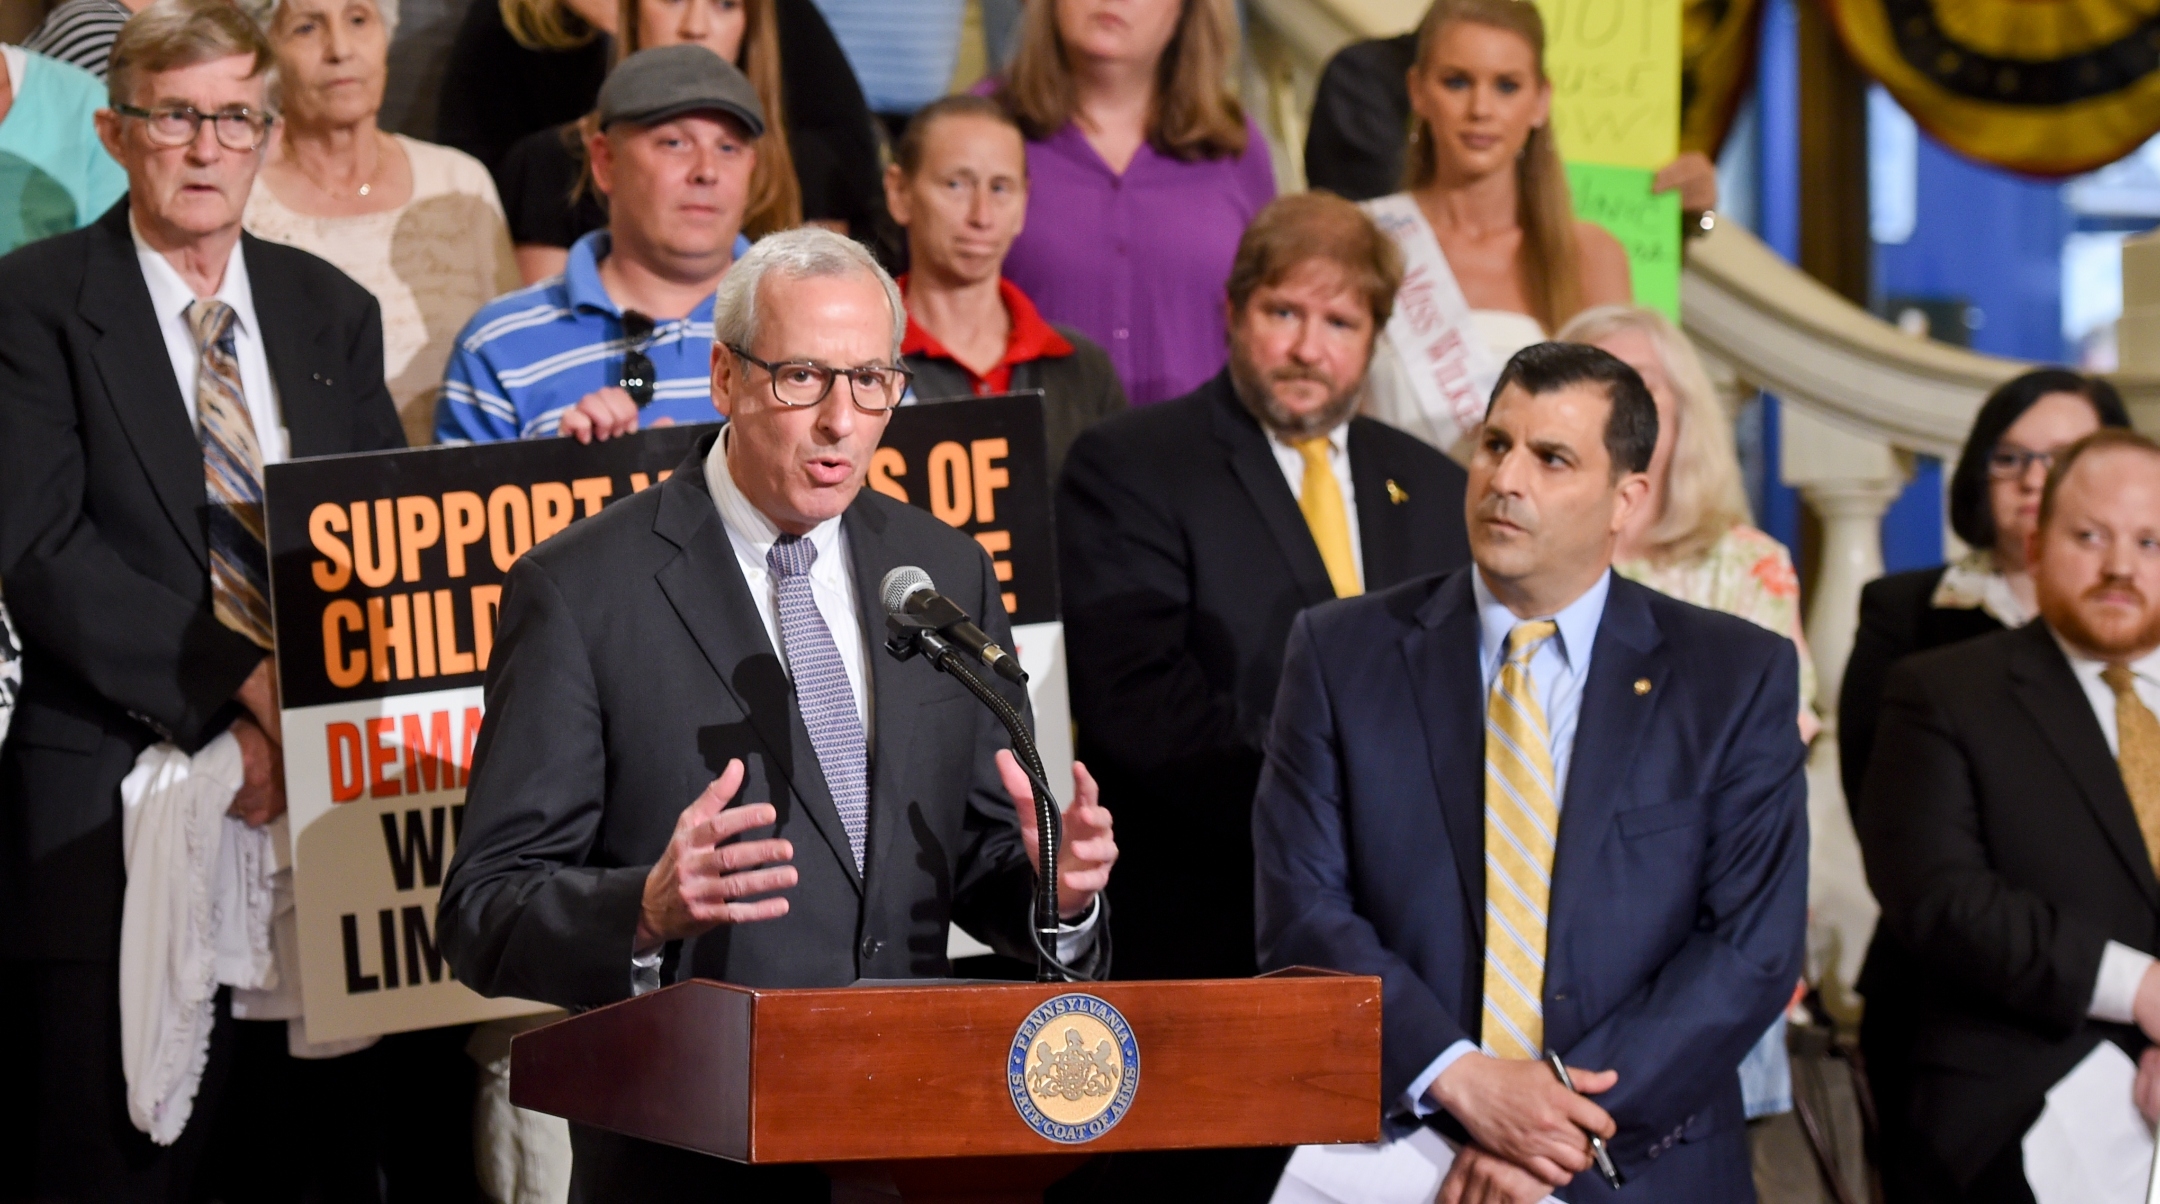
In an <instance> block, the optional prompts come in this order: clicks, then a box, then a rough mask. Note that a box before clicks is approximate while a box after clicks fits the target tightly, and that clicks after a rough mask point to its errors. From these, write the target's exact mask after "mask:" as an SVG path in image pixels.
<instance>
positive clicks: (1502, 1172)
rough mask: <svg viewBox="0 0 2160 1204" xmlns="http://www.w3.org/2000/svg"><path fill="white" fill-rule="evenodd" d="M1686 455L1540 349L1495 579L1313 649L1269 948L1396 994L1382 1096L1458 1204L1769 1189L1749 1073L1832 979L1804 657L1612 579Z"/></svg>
mask: <svg viewBox="0 0 2160 1204" xmlns="http://www.w3.org/2000/svg"><path fill="white" fill-rule="evenodd" d="M1656 442H1657V413H1656V409H1655V407H1654V406H1653V404H1652V402H1651V400H1650V395H1649V393H1648V391H1647V390H1646V389H1645V388H1644V386H1643V383H1642V380H1641V378H1640V377H1638V376H1637V375H1636V374H1635V372H1634V370H1633V369H1631V368H1629V367H1627V366H1626V365H1625V364H1622V363H1621V362H1620V361H1619V360H1617V359H1614V358H1613V357H1612V356H1610V355H1607V354H1606V353H1604V352H1602V351H1598V350H1596V349H1594V348H1590V347H1585V346H1580V345H1574V344H1559V343H1544V344H1539V345H1537V346H1534V347H1530V348H1527V349H1525V350H1523V351H1522V352H1520V353H1518V354H1517V355H1516V356H1515V357H1514V359H1512V360H1510V361H1509V363H1508V366H1507V368H1506V370H1505V371H1503V372H1502V374H1501V377H1500V382H1499V384H1498V386H1497V387H1496V388H1495V389H1494V392H1493V400H1492V403H1491V407H1490V409H1489V410H1488V411H1487V414H1486V419H1485V426H1484V429H1483V430H1482V432H1481V433H1480V435H1479V438H1478V443H1477V449H1476V452H1475V454H1474V457H1473V459H1472V461H1471V465H1470V487H1469V493H1468V497H1467V501H1466V506H1465V508H1466V510H1467V511H1468V515H1467V517H1468V521H1469V528H1470V545H1471V552H1472V557H1473V560H1474V564H1473V566H1472V567H1471V568H1469V569H1465V570H1461V571H1458V572H1454V573H1450V574H1445V575H1441V576H1435V577H1426V578H1423V579H1420V580H1416V581H1411V582H1409V583H1407V584H1404V585H1401V586H1398V587H1396V588H1394V589H1391V590H1387V591H1385V592H1382V593H1378V594H1370V595H1367V596H1365V597H1361V598H1353V599H1345V600H1342V601H1337V602H1331V603H1326V604H1323V605H1321V606H1319V607H1316V608H1314V609H1312V610H1308V611H1306V612H1305V613H1304V614H1302V615H1301V616H1299V618H1298V620H1297V623H1296V625H1295V627H1294V628H1293V629H1292V632H1291V636H1290V644H1289V649H1288V652H1287V655H1286V661H1285V664H1284V669H1283V682H1282V690H1281V693H1280V695H1279V697H1278V699H1277V701H1276V706H1275V715H1274V723H1273V729H1272V731H1271V732H1270V734H1269V738H1268V744H1267V764H1266V768H1265V770H1264V771H1263V776H1262V778H1261V782H1260V791H1259V797H1258V799H1257V800H1256V802H1255V806H1254V815H1253V843H1254V847H1255V853H1256V857H1257V879H1258V881H1257V905H1258V913H1259V915H1258V920H1259V924H1258V927H1259V954H1260V961H1261V963H1262V964H1263V966H1266V967H1270V968H1273V967H1281V966H1287V965H1292V964H1299V963H1303V964H1307V965H1320V966H1329V967H1334V968H1337V969H1341V970H1347V971H1351V972H1353V973H1359V974H1375V975H1378V976H1380V978H1381V980H1382V982H1383V1016H1384V1020H1383V1030H1382V1045H1381V1054H1382V1057H1381V1087H1382V1092H1383V1096H1382V1099H1383V1106H1384V1108H1385V1110H1386V1112H1387V1113H1388V1114H1389V1115H1390V1117H1391V1119H1394V1120H1397V1121H1403V1122H1408V1123H1418V1122H1422V1123H1427V1124H1432V1125H1434V1126H1436V1127H1437V1128H1439V1129H1440V1130H1441V1131H1442V1132H1443V1133H1444V1134H1446V1135H1447V1136H1449V1137H1450V1138H1451V1139H1453V1140H1455V1141H1456V1142H1458V1143H1460V1145H1461V1153H1460V1155H1459V1156H1458V1158H1457V1160H1456V1162H1455V1165H1454V1167H1453V1168H1452V1169H1451V1170H1450V1172H1449V1175H1448V1178H1447V1179H1446V1181H1445V1183H1444V1184H1443V1187H1442V1190H1441V1196H1440V1198H1441V1204H1458V1202H1464V1204H1484V1202H1487V1201H1511V1202H1512V1201H1522V1202H1525V1204H1527V1202H1531V1201H1536V1200H1538V1199H1540V1198H1542V1197H1543V1196H1544V1195H1545V1194H1546V1193H1548V1192H1554V1193H1556V1194H1558V1195H1559V1196H1560V1197H1561V1198H1562V1199H1566V1200H1574V1201H1585V1200H1605V1199H1610V1198H1614V1197H1616V1196H1617V1197H1619V1198H1625V1199H1642V1200H1654V1201H1658V1202H1659V1204H1692V1202H1696V1201H1700V1202H1702V1204H1731V1202H1732V1201H1745V1200H1752V1199H1753V1198H1754V1186H1753V1183H1752V1179H1751V1176H1750V1173H1749V1165H1748V1150H1747V1142H1746V1134H1745V1128H1744V1120H1743V1116H1742V1111H1741V1102H1740V1088H1739V1080H1738V1078H1737V1077H1736V1075H1735V1070H1736V1069H1737V1067H1738V1066H1739V1064H1740V1059H1741V1057H1742V1056H1743V1055H1744V1054H1745V1053H1746V1052H1747V1050H1748V1048H1749V1047H1750V1046H1751V1045H1753V1044H1754V1043H1755V1041H1756V1039H1757V1038H1759V1037H1760V1036H1761V1035H1762V1031H1763V1028H1764V1026H1765V1025H1767V1024H1768V1023H1769V1022H1770V1020H1771V1019H1772V1017H1774V1016H1775V1015H1776V1014H1777V1011H1778V1008H1779V1007H1780V1005H1782V1004H1783V1003H1784V1002H1785V1000H1786V999H1787V998H1788V997H1789V996H1790V994H1791V991H1792V984H1793V981H1794V980H1795V979H1796V978H1797V977H1798V976H1799V973H1800V968H1801V959H1802V941H1803V930H1804V926H1805V922H1806V907H1807V819H1806V814H1807V812H1806V785H1805V782H1804V779H1803V777H1802V766H1803V761H1804V755H1805V751H1804V748H1803V746H1802V745H1801V743H1800V740H1799V737H1798V733H1797V731H1796V730H1795V728H1794V727H1793V722H1792V697H1793V691H1794V690H1796V689H1797V688H1798V685H1797V683H1796V682H1795V680H1794V678H1795V675H1796V674H1797V673H1798V671H1799V666H1798V663H1797V661H1796V660H1795V655H1794V651H1793V645H1792V642H1791V641H1789V640H1785V639H1782V638H1779V637H1778V636H1776V635H1774V634H1772V633H1770V632H1766V631H1764V630H1762V629H1761V628H1758V627H1755V626H1753V625H1752V624H1749V623H1747V622H1745V621H1742V620H1740V619H1735V618H1732V617H1729V616H1726V615H1720V614H1715V613H1713V612H1710V611H1707V610H1702V609H1699V608H1697V607H1693V606H1689V605H1686V604H1684V603H1681V602H1678V601H1674V600H1673V599H1670V598H1667V597H1665V596H1664V595H1662V594H1659V593H1656V592H1655V591H1652V590H1649V589H1646V588H1644V587H1642V586H1639V585H1635V584H1633V583H1631V582H1629V581H1626V580H1624V579H1621V578H1618V577H1616V576H1615V575H1614V574H1613V573H1612V571H1611V561H1612V550H1613V540H1614V536H1615V534H1616V533H1617V532H1618V531H1620V530H1621V529H1622V527H1623V526H1625V524H1626V522H1627V520H1628V517H1629V515H1630V514H1631V513H1632V512H1633V511H1634V510H1635V508H1636V507H1639V506H1641V505H1643V504H1645V497H1646V495H1647V493H1648V484H1647V480H1646V478H1645V476H1644V470H1645V469H1647V468H1648V466H1649V462H1650V451H1651V448H1652V447H1653V446H1654V445H1655V444H1656ZM1547 1051H1558V1052H1559V1053H1560V1054H1561V1055H1562V1056H1563V1057H1564V1058H1565V1059H1566V1061H1567V1063H1568V1064H1569V1065H1570V1066H1571V1067H1577V1068H1580V1069H1574V1070H1573V1072H1572V1073H1573V1078H1574V1082H1575V1086H1576V1087H1577V1088H1578V1089H1580V1091H1581V1092H1582V1094H1580V1095H1578V1094H1576V1093H1575V1092H1571V1091H1568V1090H1567V1089H1565V1088H1564V1087H1562V1086H1561V1084H1560V1082H1559V1080H1558V1077H1557V1075H1556V1074H1555V1073H1554V1072H1553V1070H1552V1069H1551V1068H1550V1067H1549V1066H1548V1065H1546V1064H1545V1063H1544V1062H1542V1061H1541V1060H1540V1059H1541V1058H1542V1057H1543V1055H1544V1054H1545V1053H1546V1052H1547ZM1397 1131H1400V1130H1397ZM1589 1134H1597V1135H1599V1136H1601V1137H1603V1138H1605V1139H1606V1140H1607V1141H1608V1143H1609V1148H1610V1151H1611V1156H1612V1158H1613V1160H1614V1161H1615V1162H1616V1163H1617V1164H1618V1169H1619V1171H1620V1173H1621V1175H1622V1177H1623V1178H1624V1179H1625V1181H1626V1182H1627V1186H1626V1187H1625V1188H1624V1189H1623V1190H1621V1191H1619V1192H1615V1191H1614V1190H1613V1189H1611V1188H1610V1187H1608V1186H1607V1185H1606V1183H1605V1182H1604V1180H1603V1179H1602V1178H1601V1176H1600V1175H1599V1174H1598V1173H1597V1172H1595V1171H1593V1170H1591V1167H1592V1159H1591V1153H1590V1150H1589V1148H1588V1135H1589Z"/></svg>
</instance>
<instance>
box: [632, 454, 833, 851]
mask: <svg viewBox="0 0 2160 1204" xmlns="http://www.w3.org/2000/svg"><path fill="white" fill-rule="evenodd" d="M717 437H718V436H717V435H714V436H708V437H706V438H704V439H701V440H699V441H698V445H697V447H696V449H695V450H693V451H692V452H691V453H690V457H689V458H688V459H687V460H685V461H684V462H683V464H682V466H681V467H680V468H677V469H676V470H675V472H674V474H673V475H672V476H670V477H669V478H668V479H667V480H666V481H664V482H662V483H661V484H660V485H659V486H658V488H659V489H660V490H661V491H662V492H661V494H660V511H659V514H658V515H657V516H656V517H655V518H654V519H653V531H654V532H655V533H656V534H658V535H660V536H661V537H662V538H664V539H666V540H668V541H669V542H670V543H673V544H674V545H675V546H676V547H677V548H679V549H681V553H680V554H679V555H677V556H676V557H675V558H674V559H672V560H670V561H668V563H667V564H666V565H664V566H662V568H661V569H660V571H659V573H657V574H656V575H655V576H656V580H657V581H658V582H659V585H660V590H661V592H662V593H664V594H666V595H667V599H668V603H669V605H671V606H673V607H674V609H675V614H676V617H678V618H680V619H681V620H682V623H683V626H684V627H685V628H687V629H689V632H690V637H691V638H692V639H693V640H695V641H697V646H698V650H699V651H701V652H703V653H704V654H705V660H706V662H707V663H708V664H710V665H711V666H712V670H713V674H714V676H716V677H718V678H719V679H720V685H721V688H723V689H725V690H726V691H727V692H728V694H729V696H730V697H732V698H733V699H734V700H735V704H736V705H737V706H738V707H740V708H741V709H742V712H743V714H745V715H747V716H748V717H749V719H750V725H751V727H752V728H754V729H755V730H756V731H757V734H758V738H759V739H760V740H761V741H762V742H763V743H764V745H765V748H766V752H767V755H768V757H769V758H770V763H771V765H772V767H773V769H774V771H775V777H777V778H779V779H782V780H785V781H786V783H787V786H788V788H789V789H790V790H791V791H792V792H793V793H794V795H795V797H796V799H797V800H798V801H800V803H801V804H802V808H803V811H804V813H805V814H807V815H808V816H809V817H810V821H811V823H812V824H813V825H814V826H815V827H816V828H817V830H818V833H819V834H820V835H822V836H823V837H824V838H825V843H826V845H827V846H828V847H830V848H831V850H832V852H833V855H834V856H835V857H837V858H838V859H839V861H840V864H841V866H842V868H844V869H845V870H846V871H847V874H848V880H849V881H850V882H852V883H854V884H855V889H856V890H857V891H858V892H860V891H861V890H862V875H861V873H860V872H859V871H858V870H857V869H856V868H855V854H854V851H853V849H852V848H851V847H850V846H849V844H848V838H847V828H846V827H845V826H844V825H843V824H842V823H841V822H840V811H839V808H837V807H836V806H834V805H833V801H832V792H831V790H830V789H829V788H828V787H827V786H826V785H825V774H824V771H823V770H822V769H820V768H819V766H818V759H817V752H816V750H815V749H814V748H813V747H812V746H811V744H810V733H809V729H807V728H805V727H804V726H803V722H802V716H801V713H800V712H799V710H798V708H797V707H796V704H795V689H794V686H793V685H792V684H791V683H790V682H789V681H788V677H787V671H786V669H785V668H784V667H783V665H782V664H781V660H780V656H779V654H778V653H777V652H775V651H774V650H773V646H772V641H771V640H770V639H769V638H767V636H766V634H765V621H764V620H763V619H762V618H760V617H759V615H758V609H757V605H756V603H755V602H753V601H752V600H751V598H750V587H749V585H748V584H747V583H745V582H744V580H743V575H742V569H741V567H740V565H739V564H738V563H737V561H736V559H735V548H734V545H733V544H731V543H730V542H729V541H728V535H727V527H726V525H725V524H723V523H722V522H721V521H720V515H719V512H718V511H716V510H715V509H714V508H713V500H712V495H711V494H710V493H709V492H707V491H706V488H705V455H706V453H707V452H708V451H709V450H710V449H711V447H712V441H713V439H715V438H717ZM779 802H780V800H779V799H775V800H774V803H775V805H778V804H779ZM782 818H783V819H785V816H784V815H783V816H782Z"/></svg>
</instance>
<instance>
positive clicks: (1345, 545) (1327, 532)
mask: <svg viewBox="0 0 2160 1204" xmlns="http://www.w3.org/2000/svg"><path fill="white" fill-rule="evenodd" d="M1290 446H1292V447H1295V448H1297V450H1298V455H1300V456H1302V457H1304V459H1305V480H1304V483H1303V484H1301V485H1300V486H1299V487H1298V500H1297V505H1298V509H1299V510H1300V511H1302V512H1303V513H1304V515H1305V525H1306V526H1307V527H1309V528H1311V530H1312V537H1313V543H1315V544H1317V545H1319V548H1320V563H1322V564H1324V565H1326V566H1327V575H1328V581H1329V582H1331V583H1332V584H1333V585H1334V586H1335V596H1336V597H1338V598H1354V597H1356V596H1357V595H1359V594H1362V593H1364V592H1365V587H1364V586H1362V585H1359V584H1358V575H1357V557H1356V555H1355V554H1353V553H1352V552H1351V550H1350V516H1349V514H1348V513H1346V512H1345V511H1344V510H1343V500H1342V484H1341V482H1339V481H1337V480H1336V479H1335V469H1334V468H1333V467H1331V466H1330V465H1329V464H1328V437H1327V436H1326V435H1315V436H1313V437H1312V438H1310V439H1300V440H1297V441H1296V442H1293V443H1292V444H1291V445H1290Z"/></svg>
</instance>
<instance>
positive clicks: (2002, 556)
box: [1838, 368, 2130, 1199]
mask: <svg viewBox="0 0 2160 1204" xmlns="http://www.w3.org/2000/svg"><path fill="white" fill-rule="evenodd" d="M2129 425H2130V415H2129V413H2128V412H2127V411H2126V410H2124V408H2123V403H2122V397H2121V396H2120V395H2119V394H2117V393H2116V392H2115V387H2114V386H2113V385H2110V384H2109V383H2108V382H2106V381H2104V380H2101V379H2099V378H2098V377H2093V376H2086V375H2083V374H2082V373H2078V372H2072V371H2070V370H2069V369H2067V368H2041V369H2038V370H2037V371H2033V372H2027V373H2025V374H2024V375H2023V376H2019V377H2017V378H2015V379H2014V380H2011V381H2009V382H2007V383H2005V384H2003V385H2002V386H2000V387H1999V388H1997V389H1996V390H1995V391H1994V392H1993V393H1991V394H1989V395H1988V399H1987V401H1985V402H1984V403H1982V404H1981V406H1980V412H1979V414H1978V415H1976V416H1975V417H1974V419H1973V426H1972V433H1971V434H1969V435H1968V436H1967V437H1966V440H1965V450H1964V452H1963V453H1962V454H1961V455H1959V457H1958V463H1957V470H1956V471H1955V472H1954V473H1953V474H1952V475H1951V477H1950V525H1951V526H1952V528H1954V529H1955V530H1956V531H1957V533H1958V537H1959V538H1960V539H1963V540H1964V541H1965V543H1966V545H1967V546H1968V547H1969V548H1970V549H1971V551H1969V552H1967V553H1966V554H1965V555H1964V556H1962V557H1960V558H1959V559H1958V560H1957V561H1956V562H1955V563H1952V564H1945V565H1938V566H1936V567H1934V568H1931V569H1915V570H1913V571H1911V572H1905V573H1893V574H1891V575H1889V576H1887V577H1883V578H1880V579H1878V580H1876V581H1874V582H1872V583H1870V584H1869V585H1868V587H1867V588H1866V589H1865V590H1863V591H1862V592H1861V594H1860V631H1859V634H1858V635H1857V636H1856V637H1855V638H1854V640H1853V650H1852V656H1851V658H1850V659H1849V660H1847V661H1846V663H1845V680H1844V685H1843V687H1842V688H1841V689H1840V691H1839V693H1838V753H1839V758H1840V762H1841V763H1840V765H1839V771H1840V775H1841V777H1842V779H1843V781H1844V786H1845V801H1846V805H1847V806H1848V807H1850V806H1853V805H1854V802H1855V800H1857V799H1858V798H1859V797H1860V783H1861V781H1862V779H1863V778H1865V777H1866V774H1867V767H1868V759H1869V757H1870V755H1871V754H1872V753H1873V751H1874V747H1875V725H1876V721H1877V719H1878V717H1879V716H1880V714H1881V708H1882V694H1883V679H1884V678H1885V677H1886V676H1887V675H1888V674H1889V672H1890V666H1891V665H1893V664H1895V663H1896V662H1897V661H1899V660H1900V659H1902V658H1904V657H1906V656H1910V655H1912V654H1913V653H1916V652H1925V651H1927V650H1928V649H1931V648H1940V647H1942V646H1944V645H1946V644H1955V643H1958V642H1960V641H1962V640H1969V639H1973V638H1975V637H1978V636H1983V635H1988V634H1990V633H1993V632H1997V631H2001V630H2003V629H2004V628H2009V627H2022V626H2024V625H2025V624H2027V623H2029V622H2031V621H2032V620H2033V618H2034V617H2035V616H2036V615H2037V614H2038V608H2037V606H2036V604H2035V601H2034V597H2033V581H2032V574H2031V572H2030V571H2029V570H2028V568H2027V566H2026V563H2025V544H2026V540H2027V539H2028V537H2030V536H2031V534H2032V533H2033V530H2034V529H2035V528H2036V527H2038V526H2039V523H2040V494H2041V491H2042V489H2043V487H2044V486H2045V485H2046V483H2047V474H2048V469H2049V468H2050V467H2051V466H2052V465H2053V463H2054V458H2055V456H2056V455H2057V454H2059V453H2060V452H2061V451H2062V450H2063V449H2064V448H2066V447H2068V446H2070V445H2071V444H2072V443H2075V442H2077V441H2078V440H2079V439H2082V438H2084V437H2085V436H2087V435H2090V434H2092V433H2093V432H2094V431H2097V430H2099V429H2100V428H2101V427H2106V426H2113V427H2127V426H2129ZM1900 751H1901V750H1898V749H1894V748H1893V749H1886V750H1885V753H1884V755H1885V756H1896V755H1898V754H1899V752H1900ZM1911 965H1912V959H1911V957H1910V956H1909V955H1907V954H1906V953H1905V951H1904V950H1902V949H1900V948H1898V947H1897V946H1896V945H1894V944H1893V943H1892V942H1891V940H1890V937H1889V934H1888V933H1887V932H1885V931H1884V930H1882V929H1880V928H1878V929H1877V930H1876V933H1875V938H1874V940H1873V942H1872V943H1871V944H1870V945H1869V946H1868V953H1867V961H1866V963H1865V964H1864V965H1862V967H1861V970H1860V982H1859V984H1858V985H1859V990H1860V994H1861V995H1862V996H1863V997H1865V998H1866V999H1867V1001H1868V1007H1867V1013H1866V1015H1865V1016H1864V1017H1863V1019H1862V1021H1861V1029H1860V1042H1861V1047H1862V1048H1863V1049H1864V1050H1865V1051H1866V1053H1867V1074H1868V1086H1869V1090H1870V1091H1871V1092H1872V1094H1873V1095H1874V1097H1875V1111H1876V1115H1877V1116H1878V1117H1880V1118H1881V1123H1882V1142H1883V1148H1885V1149H1907V1148H1912V1145H1913V1143H1914V1142H1915V1141H1917V1138H1915V1137H1913V1136H1912V1135H1911V1134H1910V1133H1909V1132H1907V1126H1906V1123H1905V1116H1906V1114H1907V1111H1908V1106H1909V1097H1910V1087H1909V1085H1908V1084H1909V1081H1910V1078H1909V1071H1908V1069H1907V1067H1906V1065H1905V1061H1904V1058H1905V1055H1906V1052H1907V1051H1908V1050H1910V1049H1911V1048H1912V1043H1913V1039H1914V1034H1915V1030H1916V1021H1915V1019H1914V1018H1913V1016H1912V1015H1910V1014H1909V1013H1910V1009H1909V1006H1904V1007H1901V1006H1899V1005H1900V1002H1901V1001H1909V1000H1912V999H1915V998H1917V997H1919V996H1920V995H1921V992H1920V990H1919V989H1918V987H1917V986H1916V985H1915V984H1912V983H1911V982H1909V976H1910V975H1912V974H1913V973H1914V971H1913V970H1912V969H1910V967H1911ZM1885 1173H1886V1185H1887V1187H1888V1190H1889V1191H1890V1192H1891V1193H1892V1194H1891V1198H1892V1199H1899V1198H1903V1197H1904V1196H1905V1195H1907V1194H1908V1193H1910V1192H1911V1190H1912V1187H1911V1185H1910V1184H1904V1183H1901V1182H1898V1181H1897V1180H1896V1174H1897V1168H1894V1167H1886V1168H1885Z"/></svg>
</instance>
